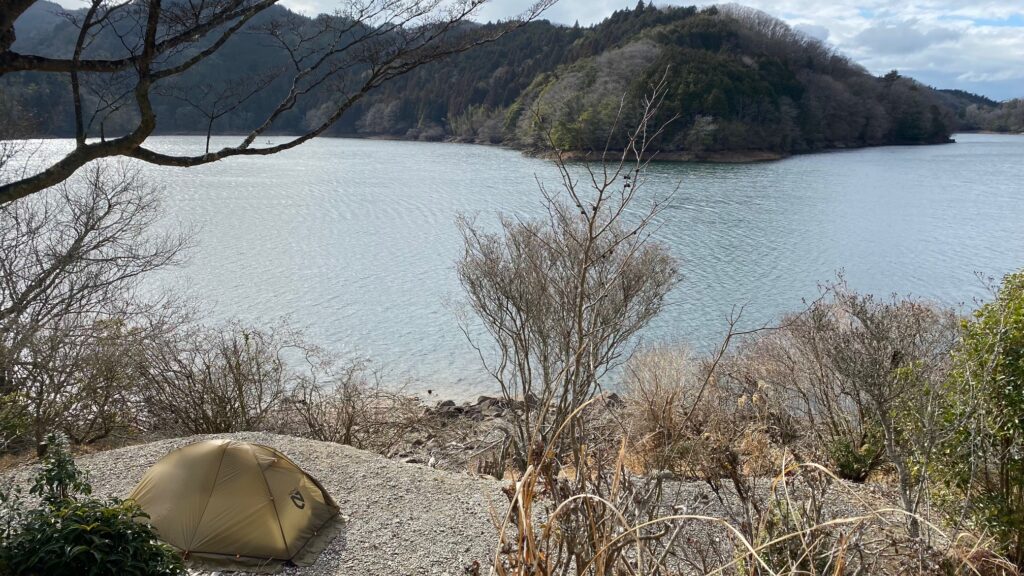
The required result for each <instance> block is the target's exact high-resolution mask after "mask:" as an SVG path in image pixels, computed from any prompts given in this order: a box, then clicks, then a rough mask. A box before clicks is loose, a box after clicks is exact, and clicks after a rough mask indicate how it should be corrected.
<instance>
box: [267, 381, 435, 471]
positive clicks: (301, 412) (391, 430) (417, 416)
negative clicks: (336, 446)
mask: <svg viewBox="0 0 1024 576" xmlns="http://www.w3.org/2000/svg"><path fill="white" fill-rule="evenodd" d="M325 368H326V370H322V371H312V372H308V373H307V374H306V375H305V376H304V377H303V378H302V379H301V380H300V381H299V382H298V384H297V385H296V386H295V388H294V389H292V390H291V391H290V393H289V394H288V397H287V402H286V407H285V412H286V416H285V420H286V422H287V423H288V424H286V425H287V426H288V428H287V429H288V430H289V432H290V433H293V434H296V435H299V436H304V437H307V438H313V439H315V440H323V441H326V442H338V443H340V444H348V445H350V446H355V447H356V448H362V449H366V450H373V451H376V452H380V453H388V452H389V451H390V450H391V449H392V448H394V447H395V446H396V445H397V444H399V443H400V442H401V441H403V440H405V439H406V437H407V436H408V435H409V434H410V433H411V432H412V431H413V430H415V429H417V427H418V426H419V425H420V424H421V423H422V421H423V420H424V415H423V412H424V411H423V407H422V405H421V404H420V403H419V401H418V400H416V399H415V398H412V397H410V396H407V395H405V394H403V392H402V391H401V390H400V389H399V390H393V389H390V388H388V387H386V386H384V383H383V382H382V380H381V375H380V373H379V372H378V371H371V370H370V369H369V367H368V366H367V363H366V362H364V361H356V362H349V363H347V364H345V365H343V366H341V367H339V368H335V367H333V366H326V367H325ZM321 372H322V374H321Z"/></svg>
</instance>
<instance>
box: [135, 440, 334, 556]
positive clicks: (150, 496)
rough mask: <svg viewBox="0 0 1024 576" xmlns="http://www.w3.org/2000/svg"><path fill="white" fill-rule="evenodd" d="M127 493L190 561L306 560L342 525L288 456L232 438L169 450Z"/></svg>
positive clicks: (331, 504) (314, 483) (316, 487)
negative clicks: (129, 492)
mask: <svg viewBox="0 0 1024 576" xmlns="http://www.w3.org/2000/svg"><path fill="white" fill-rule="evenodd" d="M129 498H131V499H132V500H135V501H136V502H138V504H139V505H140V506H141V507H142V509H143V510H145V511H146V513H147V514H149V516H150V522H151V523H152V524H153V527H154V528H156V531H157V534H159V535H160V538H161V539H162V540H164V541H165V542H167V543H168V544H170V545H172V546H174V547H176V548H178V549H179V550H181V551H182V553H183V554H184V557H185V559H186V561H187V562H188V564H189V565H191V566H193V567H201V568H216V569H231V570H246V571H250V572H252V571H259V572H276V571H277V570H279V569H280V568H281V565H282V564H284V563H285V562H287V561H290V562H292V563H293V564H296V565H299V566H308V565H309V564H312V563H313V562H314V561H315V560H316V558H317V556H319V555H320V552H321V551H323V549H324V547H326V545H327V544H328V543H329V542H330V541H331V539H333V538H334V536H335V535H337V533H338V532H339V530H340V525H341V516H340V514H339V513H338V505H337V504H335V503H334V500H332V499H331V497H330V496H329V495H328V494H327V491H326V490H324V488H323V486H321V485H320V483H319V482H317V481H316V480H314V479H313V478H312V477H311V476H310V475H309V474H306V473H305V472H303V471H302V469H300V468H299V467H298V466H296V465H295V463H294V462H292V461H291V460H289V459H288V458H286V457H285V456H284V455H283V454H281V453H280V452H278V451H277V450H274V449H273V448H270V447H267V446H260V445H257V444H249V443H245V442H236V441H232V440H208V441H205V442H198V443H196V444H191V445H189V446H185V447H183V448H179V449H177V450H174V451H173V452H171V453H169V454H168V455H167V456H164V457H163V458H162V459H160V461H159V462H157V463H156V464H154V465H153V467H152V468H150V469H149V471H148V472H146V475H145V476H144V477H143V478H142V481H141V482H139V485H138V486H136V487H135V490H134V491H133V492H132V494H131V496H129Z"/></svg>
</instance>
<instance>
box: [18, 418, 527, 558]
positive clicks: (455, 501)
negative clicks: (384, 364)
mask: <svg viewBox="0 0 1024 576" xmlns="http://www.w3.org/2000/svg"><path fill="white" fill-rule="evenodd" d="M212 438H230V439H234V440H241V441H244V442H254V443H258V444H265V445H267V446H271V447H273V448H276V449H278V450H280V451H281V452H282V453H284V454H285V455H286V456H288V457H289V458H291V459H292V460H293V461H294V462H295V463H296V464H298V465H299V466H301V467H302V468H303V470H305V471H307V472H308V473H310V474H311V475H312V476H313V477H314V478H316V479H318V480H319V481H320V482H321V483H322V484H323V485H324V487H325V488H326V489H327V491H328V492H329V493H330V494H331V496H332V497H333V498H334V500H335V501H336V502H337V503H338V505H339V506H340V507H341V513H342V514H343V515H345V516H346V517H347V518H348V522H347V523H346V526H345V528H344V529H343V531H342V533H341V534H340V535H339V536H338V537H337V538H335V540H334V541H333V542H332V543H331V544H330V546H328V548H327V549H326V550H325V551H324V553H323V554H322V555H321V556H320V559H319V560H318V561H317V562H316V564H314V565H313V566H310V567H307V568H295V567H289V568H286V569H285V571H284V573H285V574H302V575H309V576H313V575H318V576H320V575H323V576H326V575H345V576H349V575H360V576H377V575H380V576H385V575H386V576H402V575H458V576H462V575H465V574H466V573H467V572H466V567H467V566H468V565H470V564H472V563H473V562H474V561H477V562H479V563H480V565H481V566H483V567H489V566H490V564H491V562H490V559H491V558H492V557H493V554H494V546H495V543H496V542H497V531H496V529H495V528H494V525H493V523H492V522H491V516H490V510H492V509H493V510H504V508H505V506H507V503H508V500H507V499H506V498H505V497H504V496H503V495H502V493H501V484H500V483H499V482H497V481H496V480H489V479H483V478H476V477H473V476H470V475H468V474H453V473H450V472H444V471H441V470H436V469H433V468H428V467H427V466H422V465H416V464H405V463H402V462H398V461H395V460H389V459H387V458H384V457H382V456H379V455H377V454H373V453H370V452H364V451H362V450H357V449H355V448H351V447H349V446H342V445H340V444H332V443H328V442H317V441H314V440H306V439H302V438H295V437H291V436H279V435H276V434H265V433H239V434H217V435H210V436H191V437H187V438H174V439H170V440H162V441H159V442H152V443H149V444H142V445H138V446H129V447H126V448H119V449H117V450H109V451H106V452H99V453H96V454H90V455H87V456H82V457H81V458H79V459H78V463H79V464H80V466H81V467H82V468H83V469H85V470H88V472H89V477H90V480H91V482H92V485H93V490H94V494H96V495H98V496H101V497H103V496H118V497H124V496H126V495H127V494H128V493H129V492H131V490H132V489H133V488H134V487H135V484H136V483H137V482H138V481H139V480H140V479H141V478H142V475H143V474H144V473H145V472H146V470H147V469H149V467H150V466H151V465H153V463H155V462H156V461H157V460H159V459H160V458H161V457H163V456H164V455H165V454H167V453H168V452H169V451H171V450H173V449H175V448H178V447H181V446H185V445H187V444H191V443H193V442H198V441H200V440H208V439H212ZM32 473H33V470H32V469H30V468H28V467H23V468H21V469H18V470H16V471H15V472H14V481H15V482H19V483H22V484H23V485H27V483H28V479H29V477H30V476H31V475H32ZM487 570H488V568H483V569H481V573H483V574H486V573H487Z"/></svg>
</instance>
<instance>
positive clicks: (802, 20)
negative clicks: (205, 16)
mask: <svg viewBox="0 0 1024 576" xmlns="http://www.w3.org/2000/svg"><path fill="white" fill-rule="evenodd" d="M59 1H60V3H61V4H64V5H65V6H68V7H71V6H75V7H77V6H76V4H81V0H59ZM533 1H534V0H488V1H487V2H486V3H485V4H484V5H483V6H482V7H481V8H480V11H479V12H478V13H477V16H476V19H477V20H479V21H487V20H497V19H502V18H507V17H510V16H513V15H515V14H517V13H519V12H521V11H522V10H524V9H525V8H526V7H527V6H528V5H529V4H530V3H531V2H533ZM654 1H655V4H656V5H659V6H660V5H666V4H685V5H691V4H694V0H690V1H680V0H672V1H670V0H654ZM281 3H282V4H283V5H284V6H287V7H288V8H290V9H292V10H295V11H297V12H302V13H304V14H307V15H313V14H316V13H319V12H333V11H334V10H336V9H337V8H338V7H339V6H340V4H341V2H339V0H282V2H281ZM738 3H740V4H745V5H747V6H751V7H754V8H758V9H760V10H764V11H765V12H768V13H769V14H771V15H773V16H776V17H778V18H781V19H783V20H785V21H786V22H788V23H789V24H790V25H792V26H794V27H795V28H798V29H800V30H802V31H804V32H806V33H808V34H810V35H812V36H815V37H817V38H819V39H821V40H824V41H826V42H828V43H829V44H831V45H833V46H835V47H836V48H838V49H839V50H840V51H841V52H842V53H843V54H845V55H847V56H848V57H850V58H852V59H853V60H854V61H855V62H858V63H859V64H861V65H863V66H865V67H866V68H867V69H868V70H870V71H871V72H872V73H874V74H884V73H886V72H888V71H890V70H899V71H900V73H902V74H904V75H906V76H911V77H913V78H916V79H918V80H920V81H922V82H924V83H926V84H930V85H932V86H936V87H938V88H960V89H963V90H968V91H970V92H975V93H978V94H982V95H985V96H988V97H990V98H993V99H995V100H1006V99H1010V98H1020V97H1024V0H739V1H738ZM702 4H706V2H705V3H700V2H698V5H702ZM635 5H636V0H559V1H558V3H557V4H556V5H555V6H554V7H553V8H551V9H549V10H548V12H546V13H545V14H544V16H543V17H544V18H547V19H548V20H551V21H552V22H556V23H561V24H568V25H571V24H573V23H574V22H576V21H577V20H578V21H579V23H580V24H581V25H588V24H593V23H595V22H599V21H600V20H602V19H603V18H605V17H606V16H608V15H609V14H611V13H612V12H613V11H615V10H617V9H620V8H625V7H627V6H628V7H633V6H635Z"/></svg>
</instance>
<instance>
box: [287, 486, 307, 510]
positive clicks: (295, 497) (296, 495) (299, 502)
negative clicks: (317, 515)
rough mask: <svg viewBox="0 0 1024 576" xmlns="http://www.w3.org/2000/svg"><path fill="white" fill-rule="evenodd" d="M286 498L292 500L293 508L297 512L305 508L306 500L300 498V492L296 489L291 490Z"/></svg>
mask: <svg viewBox="0 0 1024 576" xmlns="http://www.w3.org/2000/svg"><path fill="white" fill-rule="evenodd" d="M288 497H289V498H291V499H292V504H295V507H296V508H298V509H299V510H301V509H303V508H305V507H306V499H305V498H303V497H302V492H299V489H298V488H296V489H295V490H292V493H291V494H289V495H288Z"/></svg>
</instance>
